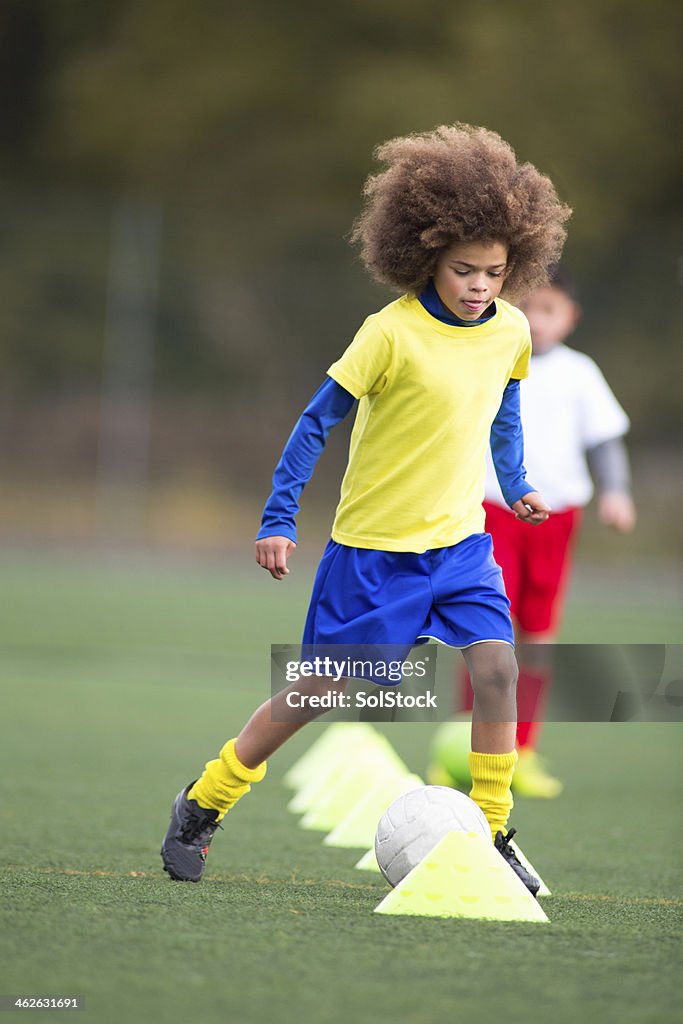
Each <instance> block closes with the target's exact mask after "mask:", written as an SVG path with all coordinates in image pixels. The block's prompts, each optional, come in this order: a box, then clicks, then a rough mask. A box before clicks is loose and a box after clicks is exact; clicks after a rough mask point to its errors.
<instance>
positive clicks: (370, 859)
mask: <svg viewBox="0 0 683 1024" xmlns="http://www.w3.org/2000/svg"><path fill="white" fill-rule="evenodd" d="M355 868H356V870H357V871H376V872H377V874H378V875H379V873H380V870H379V864H378V863H377V858H376V857H375V848H374V846H373V847H372V849H371V850H368V851H367V853H364V854H363V856H362V857H361V859H360V860H359V861H358V863H357V864H356V865H355Z"/></svg>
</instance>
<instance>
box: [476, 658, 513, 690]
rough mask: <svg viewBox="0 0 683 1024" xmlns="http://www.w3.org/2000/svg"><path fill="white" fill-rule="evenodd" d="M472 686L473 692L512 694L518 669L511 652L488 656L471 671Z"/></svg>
mask: <svg viewBox="0 0 683 1024" xmlns="http://www.w3.org/2000/svg"><path fill="white" fill-rule="evenodd" d="M470 674H471V677H472V688H473V690H474V692H475V694H476V693H477V691H482V690H486V691H487V692H489V693H497V694H500V695H501V696H503V695H505V696H509V695H510V694H513V693H514V692H515V690H516V688H517V676H518V675H519V671H518V668H517V662H516V661H515V658H514V655H513V654H512V652H510V653H509V654H507V653H505V654H501V655H500V656H497V657H489V658H486V659H485V660H483V661H482V663H481V664H479V665H477V666H476V667H474V668H473V669H472V671H471V673H470Z"/></svg>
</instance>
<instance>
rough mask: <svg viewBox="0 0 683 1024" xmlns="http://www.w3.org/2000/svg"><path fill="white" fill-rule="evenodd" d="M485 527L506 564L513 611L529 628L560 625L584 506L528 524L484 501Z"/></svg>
mask: <svg viewBox="0 0 683 1024" xmlns="http://www.w3.org/2000/svg"><path fill="white" fill-rule="evenodd" d="M484 509H485V511H486V530H487V531H488V533H490V534H491V536H492V537H493V556H494V558H495V560H496V562H497V563H498V565H499V566H500V567H501V569H502V570H503V580H504V582H505V589H506V591H507V595H508V598H509V599H510V612H511V613H512V617H513V619H515V620H516V621H517V622H518V623H519V626H520V628H521V629H522V630H523V631H524V632H525V633H550V632H554V631H555V630H556V629H557V627H558V625H559V619H560V614H561V611H562V601H563V599H564V592H565V587H566V584H567V579H568V577H569V568H570V559H569V556H570V552H571V547H572V539H573V538H574V536H575V534H576V531H577V529H578V527H579V525H580V522H581V509H579V508H570V509H567V510H566V511H565V512H554V513H553V514H552V515H551V516H550V518H549V519H548V520H547V521H546V522H545V523H540V524H539V525H538V526H529V524H528V523H523V522H521V521H520V520H519V519H517V518H515V514H514V512H511V511H510V510H509V509H505V508H501V507H500V505H493V504H491V503H490V502H488V501H485V502H484Z"/></svg>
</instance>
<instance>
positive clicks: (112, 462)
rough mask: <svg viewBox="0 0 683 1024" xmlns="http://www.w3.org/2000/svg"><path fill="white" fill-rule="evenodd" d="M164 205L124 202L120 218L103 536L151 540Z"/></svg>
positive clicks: (103, 444) (111, 311)
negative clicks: (148, 513)
mask: <svg viewBox="0 0 683 1024" xmlns="http://www.w3.org/2000/svg"><path fill="white" fill-rule="evenodd" d="M161 227H162V210H161V207H160V206H159V205H157V204H154V203H145V202H137V201H132V200H128V199H125V200H121V201H120V202H119V203H118V204H117V206H116V207H115V209H114V213H113V218H112V232H111V246H110V258H109V272H108V283H107V306H106V317H105V330H104V351H103V368H102V395H101V403H100V418H99V442H98V456H97V525H98V531H99V533H100V535H101V536H106V537H110V538H115V539H134V538H140V537H141V536H143V535H144V526H145V506H146V498H147V485H148V465H149V434H150V419H151V391H152V374H153V367H154V327H155V318H156V309H157V294H158V288H159V267H160V243H161Z"/></svg>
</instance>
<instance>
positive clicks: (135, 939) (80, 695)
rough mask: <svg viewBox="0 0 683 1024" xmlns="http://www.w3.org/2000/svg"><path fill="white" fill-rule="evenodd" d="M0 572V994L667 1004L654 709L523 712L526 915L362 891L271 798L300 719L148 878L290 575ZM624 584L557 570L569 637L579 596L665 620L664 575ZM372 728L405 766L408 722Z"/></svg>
mask: <svg viewBox="0 0 683 1024" xmlns="http://www.w3.org/2000/svg"><path fill="white" fill-rule="evenodd" d="M0 586H1V594H0V599H1V600H2V607H3V615H2V617H0V643H1V650H2V665H1V673H2V675H1V684H2V708H3V714H2V747H1V749H0V765H1V769H2V770H1V771H0V792H1V794H2V797H1V804H0V808H1V810H0V827H1V834H2V843H1V847H2V849H1V855H0V871H1V877H2V886H3V899H2V918H3V926H2V937H1V940H0V965H1V972H0V973H1V974H2V978H3V981H2V985H1V986H0V995H12V994H15V995H20V994H26V995H36V996H38V995H63V996H73V995H76V996H80V997H82V998H83V999H84V1000H85V1009H84V1010H83V1011H82V1012H79V1013H73V1012H70V1011H40V1012H41V1014H42V1019H47V1020H52V1019H55V1020H56V1019H62V1020H72V1019H73V1020H75V1021H79V1020H81V1021H83V1020H91V1021H93V1022H96V1024H100V1022H101V1024H109V1022H112V1024H113V1022H117V1024H118V1022H121V1021H130V1022H132V1024H137V1022H143V1021H144V1022H147V1021H163V1022H169V1024H175V1022H176V1021H178V1022H180V1021H185V1020H188V1019H191V1020H193V1021H197V1022H199V1024H214V1022H216V1024H218V1022H219V1021H220V1022H221V1024H223V1022H225V1021H239V1022H244V1024H252V1022H253V1024H270V1022H271V1021H278V1022H283V1024H290V1022H292V1024H294V1022H299V1021H302V1020H307V1019H310V1020H311V1021H316V1022H322V1024H326V1022H330V1024H332V1022H334V1024H342V1022H344V1024H346V1022H347V1021H349V1020H351V1021H354V1022H357V1024H364V1022H366V1021H367V1022H375V1021H377V1022H389V1021H395V1022H399V1021H400V1022H403V1021H405V1022H406V1024H408V1022H410V1024H430V1022H435V1024H436V1022H437V1021H438V1022H439V1024H442V1022H443V1021H444V1020H455V1019H457V1020H463V1021H468V1022H480V1021H481V1022H488V1021H492V1022H493V1021H496V1022H497V1021H499V1020H506V1021H512V1022H515V1021H519V1022H525V1024H527V1022H528V1024H536V1022H539V1024H546V1022H551V1021H552V1022H553V1024H564V1022H570V1021H571V1022H572V1024H573V1022H575V1021H576V1020H577V1019H581V1018H583V1019H584V1020H586V1021H589V1022H593V1021H596V1022H603V1021H604V1022H612V1021H614V1022H617V1021H618V1022H619V1024H631V1022H634V1024H635V1022H645V1021H651V1022H653V1024H655V1022H656V1024H666V1022H668V1021H674V1020H676V1021H677V1020H678V1019H679V1017H680V1009H679V1006H678V999H677V994H676V993H677V982H676V976H677V967H678V963H679V957H680V946H679V945H678V943H679V939H680V917H681V909H682V907H683V895H682V894H681V871H680V855H679V852H678V851H679V850H680V838H681V837H680V829H679V827H678V825H677V822H678V820H679V817H680V815H679V813H678V804H679V801H680V781H679V780H680V775H681V771H680V769H681V756H680V736H681V733H680V726H679V725H677V724H642V723H641V724H622V725H615V724H599V725H598V724H593V725H585V724H584V725H576V724H566V723H565V724H559V723H554V724H549V725H547V726H546V728H545V731H544V733H543V742H542V746H543V748H544V750H545V751H546V753H548V754H549V755H551V757H552V764H553V768H554V769H556V770H557V772H558V774H560V775H561V776H562V777H563V778H564V780H565V782H566V792H565V794H564V795H563V796H562V797H561V798H560V799H558V800H556V801H551V802H547V803H546V802H534V801H530V800H526V801H524V800H522V799H519V800H518V802H517V806H516V808H515V812H514V824H515V825H516V826H517V828H518V829H519V836H520V842H521V845H522V847H523V848H524V850H525V852H526V853H527V855H528V856H529V857H530V858H531V860H532V861H533V862H534V863H535V864H536V866H537V867H538V868H539V870H540V871H541V873H542V874H543V876H544V878H545V880H546V882H547V883H548V884H549V885H550V887H551V889H553V891H554V895H553V896H552V897H550V898H548V899H547V900H546V901H545V903H544V906H545V907H546V909H547V913H548V915H549V917H550V919H551V923H550V924H549V925H519V924H516V925H511V924H507V925H504V924H496V923H491V922H460V921H453V920H439V919H416V918H399V917H383V916H380V915H375V914H373V912H372V911H373V909H374V907H375V906H376V905H377V903H379V901H380V899H381V898H382V896H383V895H384V893H385V892H386V891H387V890H386V886H385V884H384V883H383V882H382V881H381V880H380V879H379V877H378V876H377V875H374V874H366V873H361V872H358V871H355V870H354V868H353V864H354V863H355V860H356V859H357V857H358V855H359V854H358V853H357V852H356V851H344V850H337V849H329V848H326V847H323V846H322V845H321V836H320V834H318V833H311V832H304V831H303V830H301V829H299V828H298V826H297V821H296V819H295V818H294V817H293V816H292V815H291V814H289V813H288V812H287V810H286V806H285V805H286V800H287V793H286V791H285V790H284V788H283V787H282V784H281V778H282V775H283V773H284V771H285V770H286V768H287V767H288V766H289V765H290V764H292V763H293V762H294V760H295V759H296V758H297V757H298V756H299V755H300V754H301V753H302V752H303V751H304V750H305V749H306V747H307V745H308V744H309V743H310V742H311V738H312V737H313V738H314V737H315V736H317V735H319V732H318V731H317V730H319V729H320V726H319V725H313V726H310V727H309V728H310V730H311V732H310V733H309V734H308V735H307V730H304V731H303V732H302V733H301V734H299V735H298V736H297V737H296V738H295V739H294V740H293V741H292V742H291V743H290V744H289V745H288V746H287V747H286V748H285V749H284V750H283V751H281V752H280V753H279V754H278V755H277V756H276V757H274V758H273V759H272V763H271V766H270V770H269V773H268V776H267V778H266V780H265V781H264V782H263V783H260V784H259V785H258V787H255V791H254V793H252V794H251V795H250V796H249V797H248V798H247V799H245V800H244V801H243V802H242V803H241V804H239V805H238V806H237V807H236V808H235V810H234V811H232V812H231V814H230V817H229V820H226V823H225V824H226V829H225V832H224V833H219V834H218V836H217V838H216V840H215V842H214V844H213V846H212V848H211V853H210V858H209V862H208V866H207V876H206V878H205V880H204V881H203V882H202V883H201V884H200V885H191V884H178V883H172V882H170V881H169V880H168V879H167V878H166V876H165V875H164V874H163V873H162V871H161V861H160V859H159V855H158V849H159V845H160V840H161V837H162V835H163V833H164V831H165V829H166V825H167V821H168V813H169V809H170V803H171V801H172V798H173V796H174V795H175V793H176V792H177V790H178V789H179V788H180V786H181V785H183V784H184V783H186V782H188V781H189V780H190V778H192V777H194V775H196V773H197V771H198V770H199V769H200V768H201V765H202V762H203V761H204V760H205V759H206V758H208V757H210V756H214V755H215V752H216V750H217V749H218V747H219V746H220V744H221V743H222V742H223V741H224V740H225V738H227V736H228V735H229V734H231V733H232V732H233V731H234V730H235V729H236V728H238V727H239V725H240V724H241V723H242V720H243V719H244V717H245V715H246V714H248V712H249V711H250V710H252V709H253V707H254V706H255V705H256V703H258V702H259V701H260V700H263V699H265V698H266V697H267V695H268V693H269V675H268V673H269V644H270V643H271V642H278V643H283V642H285V643H286V642H295V641H296V639H297V636H298V632H299V629H300V625H301V621H302V616H303V613H304V610H305V602H306V598H307V594H308V588H309V586H310V573H308V572H307V571H306V570H303V571H301V572H300V573H299V577H298V579H295V578H294V577H292V578H291V579H289V580H287V581H286V582H285V583H284V584H278V585H276V584H274V583H273V582H272V581H270V580H269V579H268V578H267V577H266V576H265V574H262V575H261V574H259V573H258V571H257V570H255V569H252V567H251V565H245V564H242V563H235V562H231V561H228V560H226V563H225V564H224V565H222V566H212V567H209V566H194V565H190V564H185V565H175V566H163V565H159V564H155V563H150V562H147V563H142V564H136V563H135V561H134V560H130V559H129V560H128V561H127V562H122V561H121V560H116V561H105V560H102V559H91V560H90V561H89V562H88V561H83V560H80V561H79V560H77V559H66V558H54V557H51V558H44V559H40V560H37V559H33V560H29V559H27V558H22V557H18V556H14V557H8V558H6V559H5V563H4V569H3V574H2V583H1V585H0ZM285 588H287V589H285ZM629 596H630V603H629V601H626V600H624V601H622V604H621V605H619V602H618V601H617V602H616V605H613V604H612V602H611V601H610V602H606V601H605V599H604V595H603V598H602V602H601V595H600V590H599V588H597V590H595V589H593V590H590V588H588V587H586V588H585V590H584V592H583V593H581V592H579V593H575V595H574V600H573V607H574V608H575V609H577V610H578V611H577V613H578V618H576V619H575V620H574V622H575V625H574V627H572V613H571V608H570V614H569V616H568V620H567V621H568V629H569V630H570V634H571V629H572V628H574V636H575V638H576V639H581V640H585V641H587V640H590V639H598V636H597V634H596V635H595V636H593V637H591V636H589V635H587V632H588V630H587V628H584V629H583V632H581V628H580V627H581V624H582V623H585V624H587V623H588V622H589V620H590V621H591V622H593V621H595V617H594V616H591V615H590V612H589V609H590V608H592V607H595V609H596V610H597V609H600V623H599V628H600V634H599V638H600V639H614V640H622V641H628V640H630V639H633V640H640V641H641V642H645V641H646V640H651V641H652V642H654V641H664V640H670V641H675V640H678V639H680V637H679V636H676V635H674V634H673V632H672V629H673V626H672V624H673V623H674V613H672V611H671V608H670V603H669V602H668V600H667V598H666V595H664V596H660V599H659V600H660V608H659V611H660V614H658V609H657V603H656V600H657V599H656V597H652V596H649V597H648V599H647V600H646V601H645V600H644V601H643V602H642V604H641V606H640V607H639V606H638V603H637V600H635V601H634V596H633V594H632V593H631V594H630V595H629ZM610 615H611V617H610ZM644 622H645V626H644V625H643V623H644ZM624 623H630V627H629V630H628V633H627V634H626V635H624V634H623V633H622V632H621V630H622V626H623V624H624ZM648 623H649V625H648ZM662 624H663V625H662ZM639 629H640V630H641V632H640V634H639V633H638V630H639ZM658 629H659V634H658V633H657V630H658ZM568 639H572V636H571V635H570V636H569V637H568ZM379 728H381V729H382V731H384V732H385V733H386V735H387V736H388V737H389V738H390V739H391V740H392V742H393V743H394V745H395V747H396V749H397V750H398V752H399V753H400V754H401V756H402V757H403V758H404V760H405V761H406V762H407V763H408V765H409V766H410V768H411V769H412V770H414V771H417V772H418V773H421V772H423V771H424V767H425V762H426V758H427V751H428V745H429V739H430V735H431V733H432V731H433V726H431V725H429V724H427V723H409V724H401V725H391V724H382V725H381V726H379ZM19 1012H25V1011H17V1013H19ZM15 1016H16V1014H14V1013H10V1014H9V1015H8V1019H14V1017H15ZM39 1019H40V1018H39Z"/></svg>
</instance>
